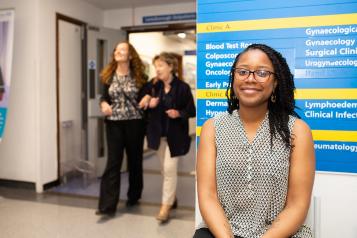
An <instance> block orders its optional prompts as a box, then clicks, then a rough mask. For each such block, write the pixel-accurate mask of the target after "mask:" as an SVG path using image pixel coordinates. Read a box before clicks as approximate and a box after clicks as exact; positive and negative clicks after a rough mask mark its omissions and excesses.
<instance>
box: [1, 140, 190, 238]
mask: <svg viewBox="0 0 357 238" xmlns="http://www.w3.org/2000/svg"><path fill="white" fill-rule="evenodd" d="M194 155H195V146H194V142H193V143H192V146H191V150H190V152H189V153H188V154H187V155H186V156H185V157H184V158H183V159H182V160H180V161H179V179H178V188H177V197H178V201H179V207H178V209H177V210H175V211H174V212H172V216H171V217H172V219H171V220H170V221H169V222H168V223H166V224H162V225H160V224H158V222H157V221H156V219H155V215H156V213H157V212H158V210H159V205H160V200H161V185H162V178H161V174H160V166H159V160H158V158H156V156H155V154H154V153H150V154H148V155H147V156H146V157H145V159H144V183H145V184H144V191H143V195H142V199H141V202H140V205H139V206H137V207H134V208H126V207H125V200H126V191H127V179H128V176H127V173H123V174H122V182H121V184H122V186H121V196H120V198H121V199H120V202H119V205H118V212H117V214H116V216H115V217H114V218H112V219H109V220H108V219H101V218H100V217H98V216H95V215H94V211H95V209H96V207H97V203H98V191H99V179H97V178H94V179H90V180H87V181H85V180H83V178H78V179H73V180H69V181H67V183H66V184H63V185H61V186H59V187H57V188H53V189H51V190H50V191H46V192H44V193H43V194H37V193H35V191H33V190H32V189H19V188H13V187H10V188H9V187H3V186H0V230H1V233H0V234H1V235H0V237H6V238H19V237H26V238H45V237H46V238H47V237H57V238H72V237H73V238H80V237H85V238H94V237H102V238H111V237H113V238H166V237H170V238H182V237H192V235H193V233H194V202H195V196H194V194H195V193H194V187H195V178H194V175H193V173H192V171H193V170H194V164H195V159H194V158H195V156H194Z"/></svg>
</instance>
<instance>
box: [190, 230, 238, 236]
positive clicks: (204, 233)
mask: <svg viewBox="0 0 357 238" xmlns="http://www.w3.org/2000/svg"><path fill="white" fill-rule="evenodd" d="M234 237H235V238H242V237H240V236H234ZM193 238H214V236H213V234H212V233H211V232H210V230H208V228H201V229H198V230H196V232H195V234H194V235H193Z"/></svg>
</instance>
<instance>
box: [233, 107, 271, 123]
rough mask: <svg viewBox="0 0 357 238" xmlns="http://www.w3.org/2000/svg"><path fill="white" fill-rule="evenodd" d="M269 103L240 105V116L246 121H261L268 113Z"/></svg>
mask: <svg viewBox="0 0 357 238" xmlns="http://www.w3.org/2000/svg"><path fill="white" fill-rule="evenodd" d="M267 111H268V108H267V105H265V104H263V105H261V106H259V107H242V106H240V107H239V117H240V118H241V120H242V121H243V122H244V123H246V124H250V123H253V124H255V123H260V122H261V121H262V120H263V119H264V118H265V114H266V113H267Z"/></svg>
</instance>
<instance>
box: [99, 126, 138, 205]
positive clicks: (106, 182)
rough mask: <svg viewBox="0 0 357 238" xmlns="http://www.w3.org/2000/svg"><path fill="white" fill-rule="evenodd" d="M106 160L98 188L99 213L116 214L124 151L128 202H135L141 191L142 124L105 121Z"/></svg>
mask: <svg viewBox="0 0 357 238" xmlns="http://www.w3.org/2000/svg"><path fill="white" fill-rule="evenodd" d="M106 132H107V145H108V160H107V164H106V168H105V170H104V173H103V176H102V180H101V184H100V195H99V205H98V209H99V210H100V211H102V212H115V211H116V208H117V204H118V201H119V194H120V169H121V166H122V162H123V155H124V149H125V151H126V155H127V160H128V172H129V189H128V193H127V196H128V200H131V201H137V200H139V199H140V198H141V192H142V190H143V145H144V132H145V129H144V121H143V120H125V121H109V120H108V121H107V123H106Z"/></svg>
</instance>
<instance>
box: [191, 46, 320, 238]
mask: <svg viewBox="0 0 357 238" xmlns="http://www.w3.org/2000/svg"><path fill="white" fill-rule="evenodd" d="M294 89H295V86H294V81H293V75H292V74H291V72H290V70H289V67H288V65H287V63H286V60H285V59H284V58H283V57H282V55H281V54H280V53H278V52H277V51H275V50H274V49H272V48H270V47H268V46H266V45H262V44H253V45H250V46H249V47H248V48H247V49H245V50H244V51H243V52H242V53H240V54H239V55H238V56H237V57H236V59H235V62H234V64H233V66H232V69H231V73H230V86H229V88H228V89H227V98H228V112H226V113H222V114H220V115H218V116H216V117H215V118H213V119H209V120H208V121H206V122H205V124H204V125H203V127H202V131H201V135H200V144H199V148H198V158H197V186H198V199H199V207H200V211H201V214H202V217H203V220H204V222H203V223H202V224H200V226H199V227H198V228H199V229H198V230H197V231H196V233H195V235H194V238H202V237H216V238H226V237H229V238H233V237H242V238H258V237H262V238H280V237H281V238H283V237H284V238H286V237H304V238H305V237H306V238H307V237H308V238H310V237H312V232H311V229H310V228H309V227H307V226H306V225H303V223H304V220H305V217H306V215H307V212H308V209H309V204H310V197H311V193H312V187H313V181H314V172H315V156H314V147H313V140H312V135H311V131H310V129H309V127H308V126H307V124H306V123H305V122H303V121H302V120H300V119H298V118H297V117H298V116H297V114H296V113H295V112H294V109H295V101H294Z"/></svg>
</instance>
